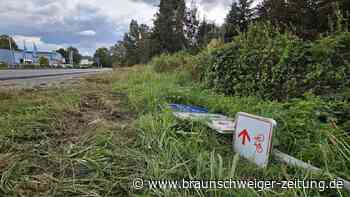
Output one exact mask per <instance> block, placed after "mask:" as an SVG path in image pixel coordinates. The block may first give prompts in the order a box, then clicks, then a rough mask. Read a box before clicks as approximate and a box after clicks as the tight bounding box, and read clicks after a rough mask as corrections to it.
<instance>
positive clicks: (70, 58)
mask: <svg viewBox="0 0 350 197" xmlns="http://www.w3.org/2000/svg"><path fill="white" fill-rule="evenodd" d="M73 63H74V61H73V50H70V51H69V64H71V65H72V66H73Z"/></svg>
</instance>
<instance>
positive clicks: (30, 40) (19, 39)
mask: <svg viewBox="0 0 350 197" xmlns="http://www.w3.org/2000/svg"><path fill="white" fill-rule="evenodd" d="M13 39H14V40H15V41H16V43H17V45H18V47H19V48H20V49H23V48H24V43H25V44H26V47H27V50H33V44H35V45H36V46H37V48H38V50H39V51H53V50H57V49H59V48H63V47H65V45H64V44H62V45H58V44H50V43H45V42H44V41H42V39H41V38H40V37H35V36H22V35H15V36H13Z"/></svg>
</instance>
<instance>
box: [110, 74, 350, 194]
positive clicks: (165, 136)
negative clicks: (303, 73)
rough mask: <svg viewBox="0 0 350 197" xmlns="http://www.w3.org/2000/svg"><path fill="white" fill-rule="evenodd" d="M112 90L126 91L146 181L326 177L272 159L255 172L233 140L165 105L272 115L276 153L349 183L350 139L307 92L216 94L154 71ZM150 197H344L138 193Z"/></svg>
mask: <svg viewBox="0 0 350 197" xmlns="http://www.w3.org/2000/svg"><path fill="white" fill-rule="evenodd" d="M114 91H115V92H120V91H122V92H126V93H127V95H128V98H129V101H130V104H131V105H132V106H133V108H134V109H135V110H136V111H138V112H139V113H140V118H139V119H138V121H137V124H136V126H137V128H138V144H139V148H138V150H139V151H141V152H142V154H144V157H145V161H146V164H147V165H146V170H145V176H144V177H142V178H144V179H154V180H182V179H192V180H198V179H199V180H203V179H204V180H206V179H210V180H220V179H224V180H225V179H229V178H233V179H260V180H270V179H273V180H285V179H288V180H293V179H296V178H299V179H301V180H305V179H306V180H311V179H316V180H319V179H321V180H323V179H332V178H334V177H328V176H327V175H322V174H314V173H311V172H308V171H305V170H301V169H297V168H293V167H288V166H286V165H283V164H280V163H278V162H276V161H274V159H273V158H272V160H271V162H270V164H269V166H268V167H267V168H266V169H259V168H257V167H256V166H255V165H254V164H251V163H249V162H247V161H245V160H244V159H240V158H239V157H238V156H237V155H236V154H235V153H234V152H233V150H232V137H231V136H220V135H217V134H216V133H215V131H212V130H210V129H208V128H206V127H204V126H202V125H201V124H197V123H191V122H183V121H179V120H177V119H175V118H174V117H173V116H172V114H171V113H170V112H169V111H168V110H167V109H166V108H165V107H164V106H165V105H166V104H167V103H173V102H176V103H183V104H192V105H198V106H204V107H207V108H208V109H209V110H210V111H211V112H213V113H222V114H225V115H227V116H230V117H234V116H235V114H236V113H237V112H239V111H244V112H248V113H253V114H257V115H261V116H265V117H270V118H274V119H275V120H276V121H277V122H278V128H277V130H276V131H275V136H274V141H273V144H274V148H277V149H279V150H281V151H283V152H286V153H288V154H290V155H292V156H294V157H297V158H299V159H301V160H304V161H306V162H309V163H311V164H313V165H315V166H317V167H320V168H322V169H323V170H324V171H325V172H330V173H333V174H334V175H337V176H341V177H343V178H345V179H350V137H349V136H348V135H347V134H346V133H345V132H344V131H343V130H341V129H339V128H337V126H336V122H335V120H333V119H331V118H329V119H327V118H326V119H325V118H324V117H322V115H321V114H323V112H324V111H327V108H328V107H329V105H330V103H328V102H326V101H324V100H322V99H320V98H318V97H316V96H313V95H305V96H304V98H300V99H294V100H291V101H289V102H284V103H281V102H274V101H262V100H261V99H258V98H255V97H235V96H233V97H228V96H224V95H220V94H216V93H214V92H213V91H211V90H208V89H205V88H203V87H201V86H200V85H199V84H195V83H194V82H192V81H191V79H190V76H189V74H187V73H172V74H169V73H167V74H158V73H155V72H154V71H152V69H150V68H146V69H140V70H138V71H134V72H131V73H129V75H128V77H127V78H126V79H125V80H123V81H122V82H120V81H118V82H117V83H115V84H114ZM141 193H143V194H149V195H156V196H186V195H195V196H347V195H349V193H346V192H345V191H341V190H339V191H337V190H326V191H323V192H322V191H319V190H317V189H310V190H309V189H290V190H282V189H273V190H266V191H261V192H258V191H255V190H238V189H237V190H226V191H225V190H182V191H178V190H147V189H146V190H144V191H141Z"/></svg>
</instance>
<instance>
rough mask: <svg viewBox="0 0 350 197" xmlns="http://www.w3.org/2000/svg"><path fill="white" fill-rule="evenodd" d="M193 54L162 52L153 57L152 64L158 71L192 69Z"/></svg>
mask: <svg viewBox="0 0 350 197" xmlns="http://www.w3.org/2000/svg"><path fill="white" fill-rule="evenodd" d="M193 61H194V60H193V56H192V55H190V54H189V53H186V52H183V51H181V52H178V53H175V54H162V55H160V56H157V57H155V58H153V59H152V61H151V63H150V65H151V66H152V67H153V69H154V70H155V71H156V72H171V71H176V70H182V69H185V70H188V69H191V66H192V64H193Z"/></svg>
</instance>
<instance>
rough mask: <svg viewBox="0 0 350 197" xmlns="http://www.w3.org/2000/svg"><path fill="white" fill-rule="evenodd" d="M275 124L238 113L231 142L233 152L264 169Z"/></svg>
mask: <svg viewBox="0 0 350 197" xmlns="http://www.w3.org/2000/svg"><path fill="white" fill-rule="evenodd" d="M276 124H277V123H276V121H274V120H273V119H268V118H263V117H259V116H254V115H250V114H247V113H243V112H240V113H238V114H237V116H236V129H235V135H234V141H233V143H234V150H235V152H237V153H239V154H240V155H241V156H242V157H244V158H246V159H248V160H249V161H251V162H254V163H255V164H257V165H258V166H260V167H266V166H267V164H268V162H269V155H270V151H271V142H272V141H271V140H272V135H273V133H272V132H273V128H274V127H275V126H276Z"/></svg>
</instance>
